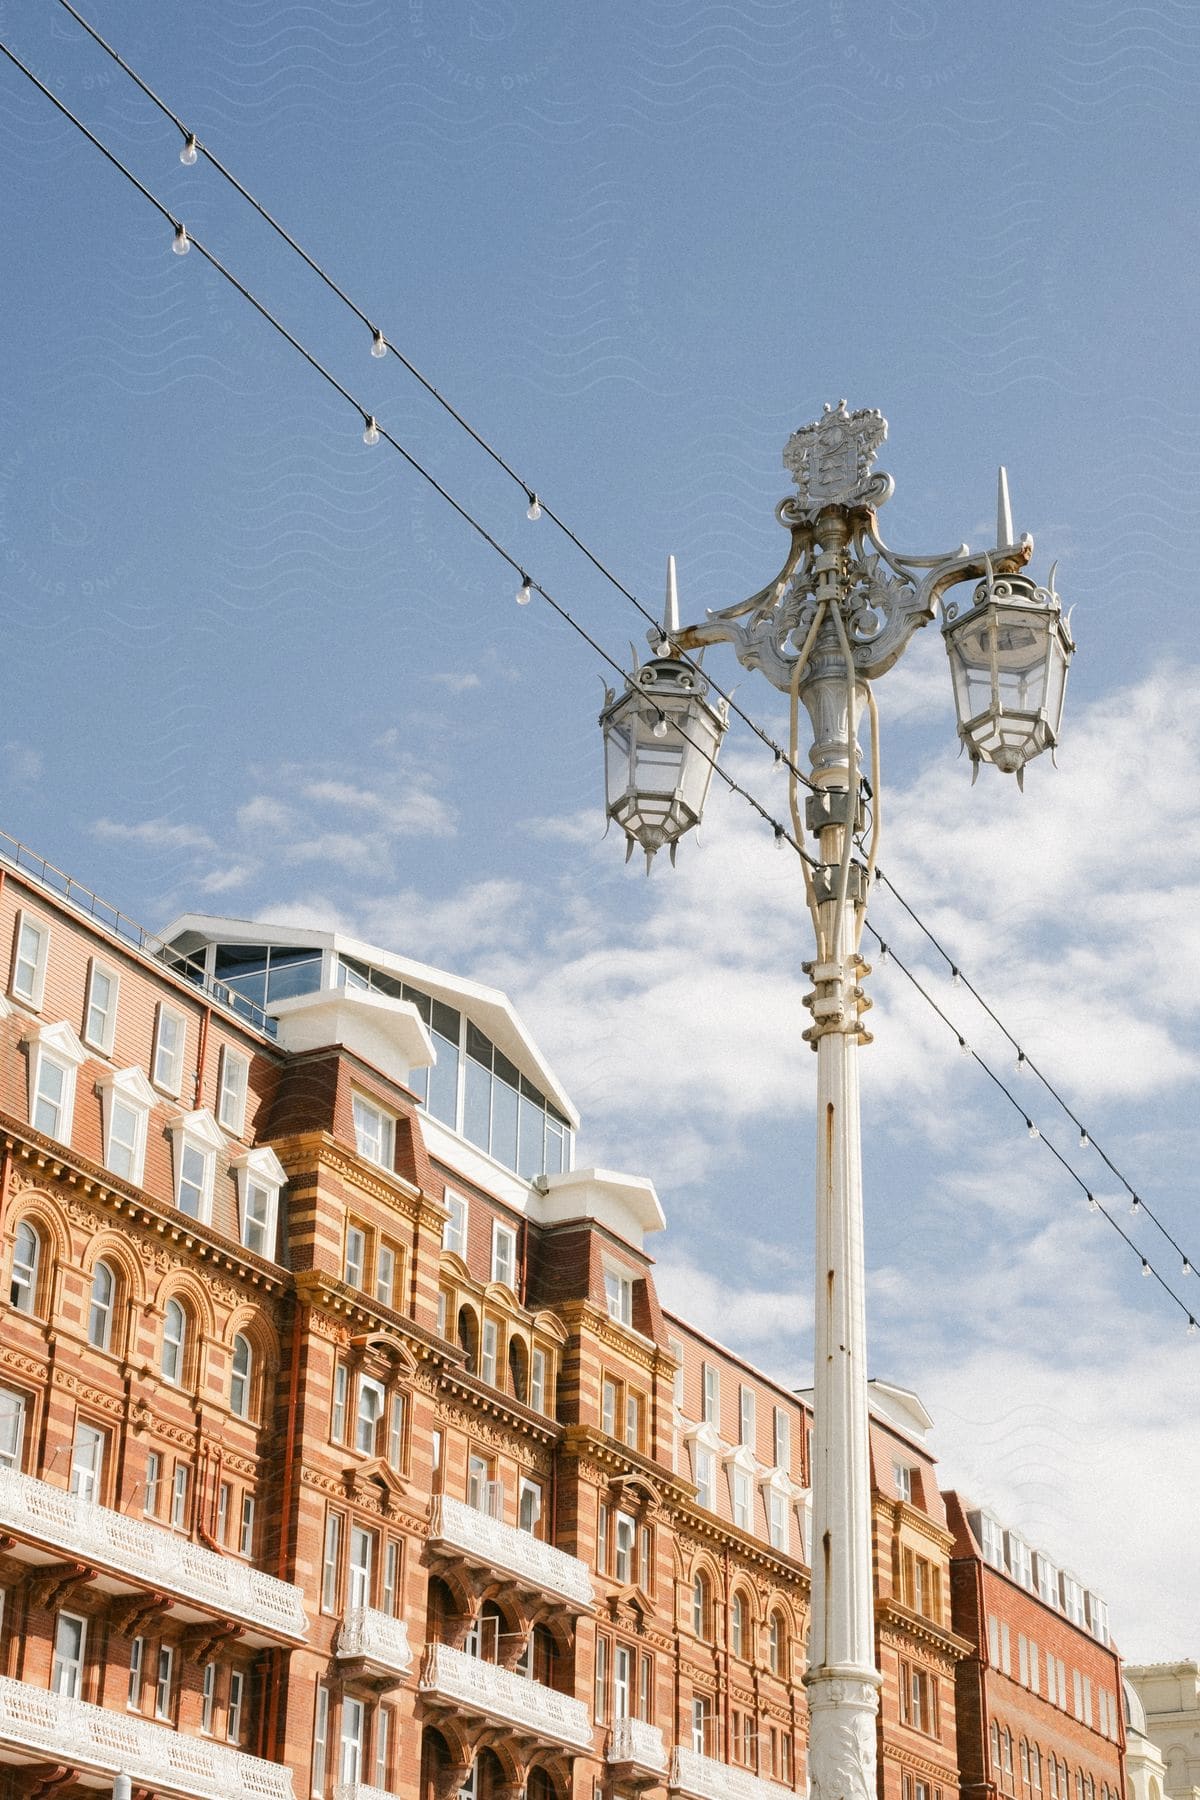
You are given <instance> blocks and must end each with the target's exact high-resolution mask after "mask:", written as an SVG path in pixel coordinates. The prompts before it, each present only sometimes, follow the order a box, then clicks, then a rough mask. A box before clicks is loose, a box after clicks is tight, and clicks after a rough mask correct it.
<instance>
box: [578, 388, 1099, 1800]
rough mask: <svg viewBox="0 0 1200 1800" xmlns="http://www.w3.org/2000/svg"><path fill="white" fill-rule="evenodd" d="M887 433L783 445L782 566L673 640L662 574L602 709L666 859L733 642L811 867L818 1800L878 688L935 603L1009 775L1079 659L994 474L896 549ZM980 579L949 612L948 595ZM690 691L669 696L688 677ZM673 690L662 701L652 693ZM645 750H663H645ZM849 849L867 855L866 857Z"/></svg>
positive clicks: (831, 1744)
mask: <svg viewBox="0 0 1200 1800" xmlns="http://www.w3.org/2000/svg"><path fill="white" fill-rule="evenodd" d="M886 435H887V423H886V421H885V420H884V419H883V418H882V417H881V415H880V414H879V413H877V412H869V411H858V412H854V413H850V412H847V410H846V403H845V401H841V402H840V403H839V404H838V406H837V407H828V406H827V407H826V409H825V413H824V416H823V417H822V418H820V419H818V420H817V421H816V422H815V423H813V424H811V425H806V426H804V427H803V428H802V429H801V430H800V431H797V432H795V433H794V434H793V436H792V437H791V438H790V439H789V441H788V444H787V446H786V448H785V450H784V463H785V466H786V467H787V468H788V469H789V470H790V471H791V473H792V476H793V478H794V480H795V484H796V493H795V494H793V495H789V496H788V498H787V499H785V500H783V501H781V502H780V505H779V507H778V508H777V516H778V518H779V520H780V522H781V524H783V525H784V526H785V527H786V528H787V529H788V530H789V531H790V533H791V546H790V549H789V551H788V556H787V559H786V561H785V562H784V565H783V568H782V569H781V570H780V572H779V574H778V575H777V576H776V577H775V579H774V580H773V581H771V582H770V583H769V584H768V585H767V586H766V587H765V588H762V589H761V590H760V591H759V592H758V593H756V594H753V595H751V597H750V598H749V599H748V600H744V601H742V602H741V603H740V604H738V605H736V606H731V607H728V608H726V609H724V610H723V611H719V612H715V613H710V614H709V615H708V617H707V619H706V620H705V621H704V623H702V624H698V625H690V626H687V627H684V628H682V629H681V628H680V626H679V624H678V613H677V602H676V599H675V591H674V570H673V568H672V570H671V573H670V576H669V578H668V600H667V611H666V615H665V618H664V623H663V628H662V630H661V631H660V632H657V633H654V634H652V646H653V647H654V648H655V650H656V655H655V657H654V658H653V659H652V661H650V662H649V663H647V664H644V665H641V666H639V668H638V669H637V670H635V672H634V675H633V676H632V678H631V679H630V680H629V682H628V683H627V686H626V691H625V693H624V694H622V695H621V696H620V697H619V698H618V697H617V696H616V695H615V694H613V693H610V694H609V695H608V697H607V703H606V706H605V709H604V711H603V713H602V714H601V724H602V726H603V729H604V733H605V742H606V769H607V782H608V812H609V816H610V818H613V819H615V820H616V821H617V822H618V823H619V824H620V825H621V826H622V828H623V829H624V831H625V833H626V836H627V838H628V840H629V847H630V850H631V851H632V848H633V845H634V844H635V843H637V844H638V845H640V847H641V848H642V849H643V850H644V851H645V852H646V859H647V871H649V866H650V861H651V859H652V858H653V856H654V854H655V852H656V851H657V850H658V849H660V848H662V847H663V846H664V845H667V846H669V847H670V850H671V853H672V860H673V859H674V851H675V846H676V844H677V842H678V839H679V838H680V837H681V836H682V835H683V834H684V832H686V831H687V830H689V829H690V828H691V826H692V825H694V824H696V823H697V822H698V820H699V816H700V809H701V807H702V805H703V799H704V793H705V791H706V789H707V784H708V778H709V777H710V776H711V773H712V766H713V762H714V760H715V757H716V754H717V750H718V749H719V745H720V740H721V735H722V733H723V731H724V728H725V715H724V711H723V709H718V708H716V707H714V706H713V704H712V703H711V702H710V701H709V700H708V698H707V682H706V681H705V678H704V677H703V676H702V675H700V674H699V673H698V671H697V669H696V665H695V664H694V663H689V661H688V660H686V659H687V653H688V652H691V651H700V652H703V650H704V648H705V647H707V646H708V645H710V644H714V643H718V642H728V643H730V644H732V646H733V648H734V651H735V653H736V655H737V657H738V659H739V661H741V662H742V663H743V664H744V665H745V666H746V667H748V668H756V669H759V670H761V672H762V673H763V674H764V675H766V677H767V679H768V680H769V681H770V682H771V683H772V684H773V685H774V686H775V687H776V688H778V689H780V690H781V691H782V692H783V693H785V694H787V695H788V696H789V700H790V705H791V758H790V760H791V764H792V770H791V775H790V797H791V812H792V820H793V824H794V827H795V832H796V838H797V841H803V833H804V832H805V830H807V832H808V833H810V834H811V835H812V836H814V837H815V839H816V841H817V855H816V858H815V859H814V866H812V867H810V864H809V862H808V861H803V862H802V868H803V871H804V882H805V890H806V895H807V899H808V905H809V911H810V913H811V916H812V922H813V928H814V936H815V955H814V958H813V960H812V962H811V963H806V964H805V965H804V968H805V973H806V974H807V975H809V976H810V978H811V981H812V992H811V993H810V994H809V995H807V996H806V998H805V1005H806V1006H807V1007H808V1008H809V1009H810V1010H811V1013H812V1023H811V1025H810V1026H809V1027H808V1029H807V1030H806V1031H805V1033H804V1036H805V1038H806V1039H807V1040H808V1042H809V1043H810V1045H811V1046H812V1048H813V1049H814V1050H815V1051H816V1055H817V1144H816V1186H815V1202H816V1231H815V1266H816V1309H815V1325H814V1340H815V1341H814V1361H815V1370H814V1393H813V1452H812V1493H813V1528H812V1539H813V1541H812V1543H811V1545H809V1546H808V1550H809V1561H810V1564H811V1568H812V1617H811V1624H810V1630H809V1651H808V1670H807V1674H806V1676H805V1682H806V1685H807V1688H808V1695H809V1713H810V1726H809V1749H808V1763H809V1778H810V1783H811V1790H812V1795H813V1800H875V1793H876V1781H875V1762H876V1755H875V1743H876V1714H877V1711H878V1690H879V1686H880V1675H879V1671H878V1669H877V1668H876V1666H875V1635H874V1609H873V1604H872V1579H871V1476H870V1455H869V1442H868V1430H867V1364H866V1317H865V1315H866V1308H865V1266H864V1256H863V1206H862V1155H861V1122H860V1116H859V1088H858V1065H857V1056H858V1046H859V1044H864V1043H869V1042H870V1041H871V1040H870V1034H869V1032H868V1031H867V1030H866V1028H865V1025H864V1023H863V1018H864V1014H865V1012H866V1011H867V1009H868V1007H869V1006H870V1001H869V1000H868V999H867V997H866V995H865V993H864V991H863V985H862V984H863V981H864V979H865V977H866V976H867V975H868V974H869V972H870V971H869V968H868V966H867V964H866V963H865V962H864V960H863V958H862V956H861V955H860V948H859V947H860V943H861V938H862V931H863V925H864V922H865V917H866V907H867V898H868V894H869V891H870V887H871V880H872V876H873V873H874V869H875V862H876V857H877V854H878V849H879V828H880V791H879V789H880V781H879V751H878V721H877V715H876V710H875V702H874V697H873V693H872V686H871V684H872V683H873V682H874V681H876V680H877V679H878V678H879V677H880V676H881V675H884V674H886V672H887V671H888V670H889V669H890V668H891V667H892V666H893V664H894V663H895V662H896V661H897V660H898V659H899V657H900V656H901V655H902V654H903V652H904V650H905V648H906V646H907V644H908V642H909V640H910V638H911V637H912V635H913V633H914V632H915V631H916V630H917V629H918V627H919V626H921V625H924V624H926V623H927V622H928V621H929V620H930V619H932V618H933V617H934V616H935V614H936V612H937V609H938V608H939V606H940V607H941V612H942V630H943V636H944V639H945V643H946V649H947V653H948V655H949V658H950V664H951V673H952V678H953V685H954V694H955V703H956V707H957V711H958V721H959V724H958V729H959V736H960V739H961V740H962V743H963V746H964V748H965V749H966V751H967V754H968V756H969V757H970V759H971V763H972V779H974V776H975V775H977V774H978V769H979V764H980V763H981V762H991V763H994V764H995V766H996V767H997V768H1000V769H1002V770H1004V771H1006V772H1008V773H1013V774H1016V775H1017V777H1018V780H1021V779H1022V777H1023V774H1024V768H1025V764H1026V762H1028V761H1029V760H1030V758H1032V757H1034V756H1036V755H1038V754H1039V753H1040V752H1041V751H1042V750H1045V749H1051V750H1052V749H1053V748H1054V746H1055V744H1056V743H1057V741H1058V730H1059V725H1060V721H1061V717H1062V705H1063V696H1064V692H1065V687H1066V675H1067V667H1068V664H1069V662H1070V658H1071V654H1072V651H1073V649H1074V646H1073V644H1072V642H1071V638H1070V633H1069V630H1068V625H1067V621H1066V620H1064V619H1063V617H1062V611H1061V606H1060V603H1059V600H1058V596H1057V594H1055V593H1054V591H1053V571H1051V579H1050V585H1049V587H1048V588H1041V587H1037V586H1035V585H1034V583H1033V582H1032V581H1031V580H1030V579H1029V578H1028V577H1027V576H1026V575H1024V574H1023V572H1022V571H1023V570H1024V568H1025V566H1026V564H1027V563H1028V561H1029V559H1030V556H1031V555H1032V552H1033V541H1032V539H1031V538H1029V537H1028V536H1025V537H1023V538H1021V539H1020V541H1016V540H1015V539H1014V537H1013V531H1012V521H1011V516H1010V512H1009V504H1008V488H1007V481H1006V477H1005V474H1004V471H1003V470H1001V471H1000V480H999V501H998V507H997V526H996V544H995V546H994V547H993V548H992V549H991V550H988V551H984V552H980V553H972V552H971V551H970V550H969V549H968V547H967V546H966V545H965V544H962V545H960V546H959V548H958V549H957V550H955V551H952V552H950V553H948V554H946V555H942V556H907V555H901V554H900V553H898V552H896V551H893V550H891V549H889V548H888V546H887V545H886V544H885V543H884V541H883V539H882V538H881V537H880V536H879V532H878V527H877V522H876V509H877V508H878V507H879V506H881V505H882V504H883V502H884V501H886V500H887V499H888V498H889V496H890V495H891V493H892V491H893V483H892V480H891V477H890V476H888V475H885V474H882V473H875V472H874V462H875V457H876V454H877V452H878V449H879V446H880V445H881V444H882V442H883V440H884V438H885V437H886ZM965 581H974V582H976V583H977V585H976V588H975V591H974V595H973V599H972V604H971V607H970V609H969V610H968V611H966V612H965V613H960V611H959V609H958V608H957V607H956V606H955V605H954V603H953V602H950V603H947V602H946V600H945V598H944V596H945V595H946V594H947V593H948V592H949V590H950V589H951V588H952V587H955V586H956V585H958V584H959V583H961V582H965ZM689 671H690V673H691V675H692V683H693V684H692V685H691V686H690V687H688V688H682V689H681V687H680V685H679V684H680V680H681V678H682V676H683V675H685V674H687V673H689ZM663 694H669V695H670V700H671V704H670V705H669V706H668V705H665V704H662V703H661V702H660V700H659V698H658V696H660V695H663ZM801 703H802V704H803V706H804V708H805V710H806V712H807V714H808V717H809V722H810V724H811V727H812V732H813V742H812V747H811V750H810V752H809V767H810V775H811V791H810V793H809V795H808V797H807V801H806V806H805V817H804V820H803V822H802V821H801V816H800V811H799V799H798V784H797V781H796V763H797V755H798V742H797V730H798V725H797V720H798V710H799V706H800V704H801ZM864 712H866V713H867V715H868V718H869V721H870V728H871V729H870V742H871V758H872V769H871V774H872V780H871V786H870V790H869V792H870V797H871V801H872V819H871V826H870V834H869V839H868V840H867V842H866V844H865V846H864V845H863V832H864V825H865V811H864V805H863V801H864V797H865V792H864V790H865V784H864V782H863V779H862V774H861V767H860V765H861V751H860V748H859V743H858V730H859V725H860V722H861V719H862V716H863V713H864ZM655 751H657V756H656V755H655V754H654V752H655ZM856 846H859V847H861V849H860V855H859V856H858V857H856V855H855V850H856Z"/></svg>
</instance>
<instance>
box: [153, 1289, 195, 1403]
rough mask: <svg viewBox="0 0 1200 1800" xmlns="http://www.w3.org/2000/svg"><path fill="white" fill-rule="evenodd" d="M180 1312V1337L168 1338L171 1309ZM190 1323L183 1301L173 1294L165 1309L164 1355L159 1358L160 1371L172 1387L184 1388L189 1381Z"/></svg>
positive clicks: (163, 1330)
mask: <svg viewBox="0 0 1200 1800" xmlns="http://www.w3.org/2000/svg"><path fill="white" fill-rule="evenodd" d="M172 1307H175V1308H176V1309H177V1310H178V1313H179V1317H180V1319H181V1321H182V1323H181V1325H180V1328H179V1333H178V1336H173V1337H168V1335H167V1320H168V1318H170V1317H171V1308H172ZM189 1323H190V1320H189V1317H188V1310H187V1307H186V1306H185V1305H184V1304H183V1301H182V1300H180V1299H178V1298H177V1296H176V1295H174V1294H172V1295H171V1297H170V1299H169V1300H168V1301H167V1304H166V1306H165V1307H164V1308H163V1329H162V1354H161V1356H160V1358H159V1370H160V1373H161V1374H162V1378H163V1380H164V1381H166V1382H169V1383H170V1385H171V1386H172V1387H182V1386H183V1385H184V1382H185V1380H186V1379H187V1340H188V1325H189Z"/></svg>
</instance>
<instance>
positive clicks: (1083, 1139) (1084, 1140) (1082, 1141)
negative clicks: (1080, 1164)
mask: <svg viewBox="0 0 1200 1800" xmlns="http://www.w3.org/2000/svg"><path fill="white" fill-rule="evenodd" d="M1091 1141H1092V1140H1091V1138H1090V1137H1089V1136H1088V1134H1087V1132H1086V1131H1085V1130H1084V1129H1083V1126H1082V1125H1081V1126H1080V1127H1079V1148H1080V1149H1081V1150H1086V1149H1087V1147H1088V1145H1089V1144H1090V1143H1091Z"/></svg>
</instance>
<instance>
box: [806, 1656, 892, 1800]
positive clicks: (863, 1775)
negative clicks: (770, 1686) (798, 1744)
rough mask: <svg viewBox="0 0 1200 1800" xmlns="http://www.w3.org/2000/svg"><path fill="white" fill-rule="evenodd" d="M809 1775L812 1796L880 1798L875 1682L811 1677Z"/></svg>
mask: <svg viewBox="0 0 1200 1800" xmlns="http://www.w3.org/2000/svg"><path fill="white" fill-rule="evenodd" d="M808 1707H809V1714H810V1717H811V1724H810V1727H809V1738H808V1775H809V1784H810V1793H811V1796H812V1800H876V1796H875V1728H876V1714H877V1712H878V1708H879V1694H878V1690H877V1688H876V1687H875V1684H874V1683H873V1682H869V1681H858V1680H853V1679H851V1678H849V1677H842V1676H821V1677H819V1678H818V1679H816V1680H812V1679H811V1678H810V1681H809V1685H808Z"/></svg>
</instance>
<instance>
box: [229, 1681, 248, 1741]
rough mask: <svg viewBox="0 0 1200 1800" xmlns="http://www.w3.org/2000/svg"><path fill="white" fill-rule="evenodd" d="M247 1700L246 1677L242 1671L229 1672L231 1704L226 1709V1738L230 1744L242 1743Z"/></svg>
mask: <svg viewBox="0 0 1200 1800" xmlns="http://www.w3.org/2000/svg"><path fill="white" fill-rule="evenodd" d="M245 1698H246V1677H245V1674H244V1673H243V1671H242V1670H241V1669H231V1670H230V1671H229V1704H228V1706H227V1707H226V1708H225V1738H226V1742H227V1743H230V1744H240V1743H241V1741H242V1706H243V1703H244V1701H245Z"/></svg>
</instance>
